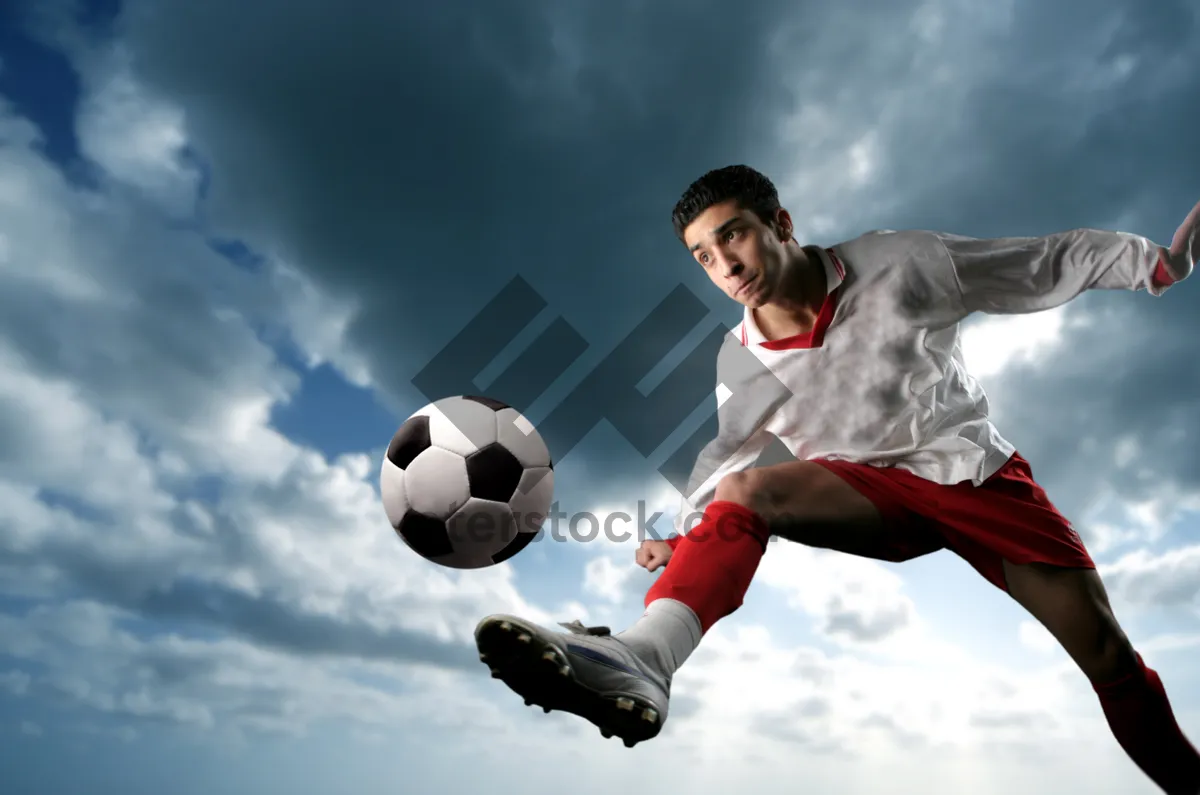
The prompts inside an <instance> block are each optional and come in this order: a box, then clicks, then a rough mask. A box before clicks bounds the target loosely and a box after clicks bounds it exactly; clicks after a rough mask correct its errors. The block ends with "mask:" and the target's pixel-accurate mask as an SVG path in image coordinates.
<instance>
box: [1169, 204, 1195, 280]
mask: <svg viewBox="0 0 1200 795" xmlns="http://www.w3.org/2000/svg"><path fill="white" fill-rule="evenodd" d="M1197 258H1200V203H1197V204H1196V206H1195V207H1193V208H1192V211H1191V212H1190V213H1188V216H1187V218H1185V219H1184V220H1183V223H1182V224H1180V225H1179V228H1178V229H1176V230H1175V237H1173V238H1171V247H1170V248H1169V249H1167V257H1166V266H1167V271H1168V272H1169V273H1170V274H1171V277H1172V278H1173V279H1175V281H1179V280H1180V279H1186V278H1187V277H1188V276H1190V275H1191V273H1192V269H1193V268H1194V267H1196V259H1197Z"/></svg>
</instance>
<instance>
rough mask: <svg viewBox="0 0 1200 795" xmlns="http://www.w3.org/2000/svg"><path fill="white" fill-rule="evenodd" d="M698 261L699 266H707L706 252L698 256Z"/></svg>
mask: <svg viewBox="0 0 1200 795" xmlns="http://www.w3.org/2000/svg"><path fill="white" fill-rule="evenodd" d="M699 259H700V264H701V265H707V264H708V252H704V253H702V254H701V255H700V257H699Z"/></svg>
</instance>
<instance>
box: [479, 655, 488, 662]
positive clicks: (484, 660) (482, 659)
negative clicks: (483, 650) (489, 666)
mask: <svg viewBox="0 0 1200 795" xmlns="http://www.w3.org/2000/svg"><path fill="white" fill-rule="evenodd" d="M487 661H488V656H487V655H486V654H480V655H479V662H483V663H485V662H487Z"/></svg>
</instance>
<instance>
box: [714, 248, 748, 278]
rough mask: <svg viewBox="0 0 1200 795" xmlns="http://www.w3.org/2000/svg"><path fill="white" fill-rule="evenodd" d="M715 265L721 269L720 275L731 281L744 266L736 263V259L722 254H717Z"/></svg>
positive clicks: (719, 252)
mask: <svg viewBox="0 0 1200 795" xmlns="http://www.w3.org/2000/svg"><path fill="white" fill-rule="evenodd" d="M717 264H718V265H720V267H721V273H723V274H725V278H726V279H732V278H733V277H734V276H737V275H738V274H739V273H741V272H742V270H744V269H745V267H746V266H744V265H742V263H740V262H738V261H737V260H736V259H734V258H732V257H730V256H728V255H727V254H725V253H724V252H721V251H718V252H717Z"/></svg>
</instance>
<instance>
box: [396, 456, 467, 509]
mask: <svg viewBox="0 0 1200 795" xmlns="http://www.w3.org/2000/svg"><path fill="white" fill-rule="evenodd" d="M404 490H405V494H406V496H407V498H408V505H409V508H410V509H412V510H414V511H418V512H420V513H423V514H426V515H428V516H433V517H435V518H438V519H445V518H448V517H449V516H450V515H451V514H453V513H454V512H455V511H457V510H458V509H459V508H461V507H462V506H463V504H464V503H465V502H466V501H467V500H468V499H469V498H470V496H471V492H470V490H469V488H468V482H467V462H466V460H465V459H463V457H462V456H460V455H458V454H457V453H451V452H450V451H449V450H443V449H442V448H440V447H430V448H429V449H428V450H426V451H425V452H423V453H421V454H420V455H419V456H417V457H416V458H415V459H413V462H412V463H411V464H409V466H408V470H407V471H406V472H405V473H404Z"/></svg>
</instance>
